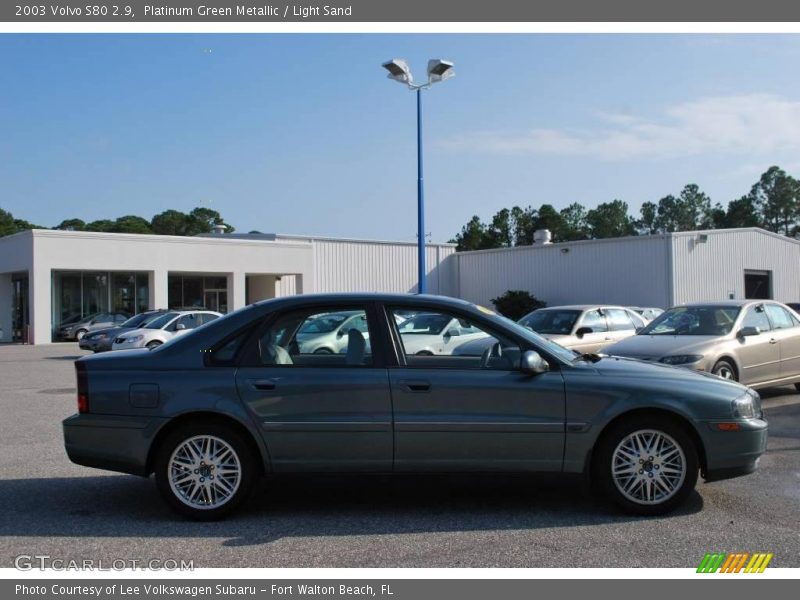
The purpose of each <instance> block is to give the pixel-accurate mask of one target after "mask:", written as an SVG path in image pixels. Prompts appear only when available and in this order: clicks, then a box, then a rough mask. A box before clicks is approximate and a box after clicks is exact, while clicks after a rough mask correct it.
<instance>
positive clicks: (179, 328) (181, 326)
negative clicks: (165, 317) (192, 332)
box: [175, 323, 186, 331]
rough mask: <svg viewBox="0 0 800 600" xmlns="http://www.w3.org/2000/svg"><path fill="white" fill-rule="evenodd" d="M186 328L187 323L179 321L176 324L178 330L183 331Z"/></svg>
mask: <svg viewBox="0 0 800 600" xmlns="http://www.w3.org/2000/svg"><path fill="white" fill-rule="evenodd" d="M184 329H186V325H184V324H183V323H178V324H177V325H175V330H176V331H183V330H184Z"/></svg>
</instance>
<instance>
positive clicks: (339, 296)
mask: <svg viewBox="0 0 800 600" xmlns="http://www.w3.org/2000/svg"><path fill="white" fill-rule="evenodd" d="M314 302H321V303H335V302H342V303H347V302H384V303H390V304H391V303H399V304H415V303H417V304H426V303H431V304H434V303H435V304H449V305H452V306H454V307H461V308H463V307H468V306H476V305H475V304H473V303H472V302H467V301H466V300H461V299H460V298H452V297H450V296H437V295H435V294H389V293H378V292H375V293H369V292H366V293H354V292H350V293H335V294H334V293H329V294H300V295H297V296H281V297H280V298H271V299H268V300H260V301H259V302H256V303H255V305H256V306H263V305H266V304H278V303H280V304H288V305H291V304H306V303H308V304H313V303H314Z"/></svg>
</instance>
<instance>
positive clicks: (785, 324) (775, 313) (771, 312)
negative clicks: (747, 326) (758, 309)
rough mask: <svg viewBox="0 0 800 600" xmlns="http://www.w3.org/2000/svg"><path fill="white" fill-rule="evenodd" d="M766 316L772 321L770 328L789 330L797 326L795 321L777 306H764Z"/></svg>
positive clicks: (783, 309)
mask: <svg viewBox="0 0 800 600" xmlns="http://www.w3.org/2000/svg"><path fill="white" fill-rule="evenodd" d="M765 307H766V311H767V315H768V316H769V320H770V321H772V326H773V328H775V329H789V328H791V327H795V326H796V325H797V320H796V319H795V318H794V317H792V315H790V314H789V311H787V310H786V309H785V308H783V307H782V306H778V305H777V304H766V305H765Z"/></svg>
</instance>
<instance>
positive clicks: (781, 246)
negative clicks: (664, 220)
mask: <svg viewBox="0 0 800 600" xmlns="http://www.w3.org/2000/svg"><path fill="white" fill-rule="evenodd" d="M700 235H705V236H707V239H706V242H705V243H699V241H698V240H699V239H700ZM671 246H672V253H673V268H672V287H673V305H677V304H683V303H686V302H706V301H713V300H725V299H727V298H729V297H730V295H731V294H733V297H734V298H736V299H742V298H744V294H745V290H744V272H745V270H755V271H771V272H772V297H773V299H774V300H778V301H780V302H797V301H798V300H800V243H798V242H797V241H795V240H793V239H791V238H787V237H785V236H782V235H778V234H774V233H770V232H767V231H764V230H763V229H730V230H718V231H704V232H701V233H698V232H686V233H676V234H673V235H672V238H671Z"/></svg>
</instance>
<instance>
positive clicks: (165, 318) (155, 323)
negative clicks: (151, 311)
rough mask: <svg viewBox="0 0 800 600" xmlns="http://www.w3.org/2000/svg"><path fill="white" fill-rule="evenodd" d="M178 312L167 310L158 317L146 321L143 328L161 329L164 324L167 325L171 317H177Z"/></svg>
mask: <svg viewBox="0 0 800 600" xmlns="http://www.w3.org/2000/svg"><path fill="white" fill-rule="evenodd" d="M179 314H180V313H176V312H168V313H164V314H163V315H161V316H160V317H157V318H155V319H153V320H152V321H150V322H149V323H147V324H146V325H145V326H144V328H145V329H162V328H163V327H164V326H165V325H167V324H168V323H169V322H170V321H172V319H174V318H175V317H177V316H178V315H179Z"/></svg>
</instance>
